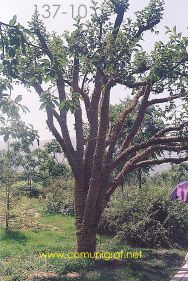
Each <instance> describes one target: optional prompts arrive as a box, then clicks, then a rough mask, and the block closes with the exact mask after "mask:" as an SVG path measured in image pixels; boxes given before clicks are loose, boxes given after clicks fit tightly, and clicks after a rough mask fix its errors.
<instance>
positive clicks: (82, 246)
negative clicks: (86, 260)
mask: <svg viewBox="0 0 188 281" xmlns="http://www.w3.org/2000/svg"><path fill="white" fill-rule="evenodd" d="M76 235H77V251H78V252H89V253H94V252H96V246H97V243H96V229H89V228H87V227H84V226H80V227H79V228H78V229H77V232H76Z"/></svg>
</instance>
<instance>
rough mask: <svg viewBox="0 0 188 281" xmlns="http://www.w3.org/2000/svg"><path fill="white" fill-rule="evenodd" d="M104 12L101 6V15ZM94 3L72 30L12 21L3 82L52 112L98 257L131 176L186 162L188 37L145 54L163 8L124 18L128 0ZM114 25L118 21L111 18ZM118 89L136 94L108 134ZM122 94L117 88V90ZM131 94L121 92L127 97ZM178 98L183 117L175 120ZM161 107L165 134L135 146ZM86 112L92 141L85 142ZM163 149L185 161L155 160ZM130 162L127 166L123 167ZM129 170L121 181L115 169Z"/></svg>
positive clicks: (88, 241) (79, 215)
mask: <svg viewBox="0 0 188 281" xmlns="http://www.w3.org/2000/svg"><path fill="white" fill-rule="evenodd" d="M100 6H101V8H100ZM100 6H99V4H98V3H97V2H94V1H92V11H93V12H92V14H91V17H90V19H89V21H86V22H83V21H81V20H80V18H77V19H76V21H75V24H74V31H73V32H68V31H66V32H64V34H63V35H62V36H60V35H58V34H56V33H55V32H53V33H52V34H49V33H48V32H47V31H46V28H45V27H44V25H43V23H42V22H41V21H40V20H39V17H38V15H35V16H34V17H33V19H32V21H31V22H30V23H29V26H28V28H27V29H26V28H24V27H22V26H21V25H20V24H19V23H17V20H16V17H14V18H13V19H12V20H11V21H10V23H9V24H6V23H0V26H1V52H2V54H1V57H2V65H1V69H2V75H4V76H5V77H8V78H9V79H10V80H11V81H12V82H13V81H16V82H17V83H21V84H22V85H24V86H25V87H27V88H31V87H33V88H34V89H35V91H36V92H37V93H38V95H39V97H40V100H41V102H42V104H41V109H42V108H44V109H45V110H46V113H47V121H46V122H47V125H48V127H49V130H50V131H51V132H52V134H53V135H54V137H55V138H56V140H57V141H58V142H59V144H60V146H61V147H62V150H63V152H64V154H65V155H66V157H67V159H68V162H69V164H70V166H71V169H72V172H73V175H74V177H75V220H76V228H77V245H78V251H89V252H93V251H95V250H96V230H97V226H98V223H99V220H100V218H101V214H102V212H103V210H104V208H105V206H106V204H107V202H108V201H109V199H110V197H111V195H112V194H113V192H114V191H115V190H116V189H117V187H118V186H119V185H120V183H121V182H122V179H123V178H124V177H126V176H127V174H128V173H130V172H132V171H134V170H136V169H139V168H143V167H145V166H148V165H158V164H161V163H167V162H171V163H181V162H183V161H186V160H188V157H187V156H186V155H185V156H184V154H183V152H184V151H187V147H188V134H187V129H188V126H187V125H188V121H187V86H188V81H187V70H188V69H187V62H188V55H187V51H186V48H187V46H188V38H187V37H185V36H183V35H182V34H181V33H178V31H177V30H176V28H173V30H170V29H169V28H167V39H168V40H167V43H163V42H161V41H159V42H156V43H155V45H154V47H153V50H152V51H151V52H150V53H147V52H146V51H144V50H143V48H142V47H141V45H140V42H141V43H142V39H143V36H144V33H145V32H147V31H155V26H156V25H157V24H158V23H159V22H160V20H161V19H162V15H163V11H164V7H163V6H164V2H163V1H162V0H151V1H150V2H149V4H148V6H147V7H145V8H144V9H143V10H141V11H138V12H136V18H135V19H134V20H132V19H130V18H126V17H125V16H124V15H125V12H126V11H127V9H128V7H129V3H128V0H116V1H104V2H103V3H102V5H100ZM112 16H114V17H115V20H113V17H112ZM117 85H121V86H122V87H123V88H124V92H125V95H128V94H129V95H130V96H131V101H130V102H127V104H126V107H125V110H124V111H123V112H122V113H121V114H120V116H119V121H118V122H117V124H116V126H115V128H113V130H109V129H110V127H109V125H110V124H109V121H110V120H109V109H110V95H111V92H112V90H113V91H114V92H115V91H116V89H117V87H116V86H117ZM118 91H119V90H118ZM122 95H123V94H122ZM176 101H177V102H179V103H178V104H179V105H180V106H179V109H181V110H180V112H179V113H178V112H177V113H176V114H175V107H176ZM137 104H139V110H138V112H137V113H136V116H135V119H134V122H133V124H132V126H131V128H130V129H129V131H128V132H127V135H126V137H124V141H123V143H122V145H121V148H119V149H118V154H117V153H115V152H116V147H117V144H118V140H119V139H121V133H122V131H123V128H124V125H125V122H126V120H127V118H128V116H129V115H130V114H131V113H132V112H134V111H135V108H136V106H137ZM151 106H152V107H155V109H156V110H158V109H159V106H161V107H162V109H163V111H162V112H161V117H160V118H163V120H164V122H165V127H164V126H163V125H162V126H161V127H160V126H159V127H158V130H157V131H153V133H152V134H151V135H150V136H148V138H147V139H144V140H143V141H141V142H140V143H139V144H135V143H134V140H135V138H136V137H137V135H138V133H139V129H140V127H141V125H142V123H143V121H144V118H145V115H146V111H147V110H148V108H150V107H151ZM83 110H85V112H86V115H87V119H88V123H89V134H88V137H87V138H86V139H85V138H84V130H83ZM68 111H71V113H72V114H73V115H74V118H75V133H76V148H74V147H73V144H72V142H71V138H70V134H69V131H68V119H67V112H68ZM159 151H167V152H177V153H179V152H180V151H182V156H180V155H179V156H177V157H172V156H169V157H168V156H167V157H166V156H165V157H162V158H160V157H159V158H157V159H153V158H152V157H151V156H152V155H153V153H158V152H159ZM123 162H124V165H123V166H122V163H123ZM119 167H121V169H120V170H119V173H118V174H115V173H114V171H115V170H116V169H118V168H119Z"/></svg>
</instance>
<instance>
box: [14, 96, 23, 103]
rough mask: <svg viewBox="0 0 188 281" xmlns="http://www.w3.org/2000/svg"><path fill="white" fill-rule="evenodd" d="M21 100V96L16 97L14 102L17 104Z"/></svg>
mask: <svg viewBox="0 0 188 281" xmlns="http://www.w3.org/2000/svg"><path fill="white" fill-rule="evenodd" d="M21 100H22V95H18V96H17V97H16V98H15V102H16V103H18V102H20V101H21Z"/></svg>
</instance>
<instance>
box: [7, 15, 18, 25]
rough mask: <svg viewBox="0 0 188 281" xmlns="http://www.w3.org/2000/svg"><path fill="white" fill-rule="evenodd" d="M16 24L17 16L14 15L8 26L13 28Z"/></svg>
mask: <svg viewBox="0 0 188 281" xmlns="http://www.w3.org/2000/svg"><path fill="white" fill-rule="evenodd" d="M16 22H17V16H16V15H14V16H13V18H12V19H11V20H10V22H9V25H11V26H14V25H15V24H16Z"/></svg>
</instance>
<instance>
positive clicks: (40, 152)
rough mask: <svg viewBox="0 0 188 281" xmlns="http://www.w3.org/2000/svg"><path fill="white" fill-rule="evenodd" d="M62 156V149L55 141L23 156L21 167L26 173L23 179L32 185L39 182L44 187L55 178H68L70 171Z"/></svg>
mask: <svg viewBox="0 0 188 281" xmlns="http://www.w3.org/2000/svg"><path fill="white" fill-rule="evenodd" d="M62 156H63V153H62V149H61V147H60V146H59V145H58V143H57V142H56V141H55V140H52V141H51V142H48V143H46V144H45V145H44V147H43V148H37V149H34V150H32V151H29V152H28V153H25V154H22V162H21V166H22V168H23V169H24V171H23V173H22V176H21V178H22V179H24V180H28V182H30V184H32V182H34V183H36V182H39V183H42V185H43V186H46V185H48V184H49V182H50V180H52V179H53V178H55V177H62V178H67V177H68V176H70V169H69V167H68V165H67V164H66V163H65V162H64V161H63V157H62Z"/></svg>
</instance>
